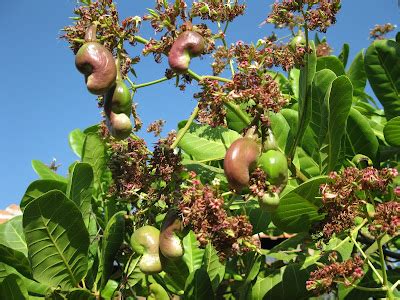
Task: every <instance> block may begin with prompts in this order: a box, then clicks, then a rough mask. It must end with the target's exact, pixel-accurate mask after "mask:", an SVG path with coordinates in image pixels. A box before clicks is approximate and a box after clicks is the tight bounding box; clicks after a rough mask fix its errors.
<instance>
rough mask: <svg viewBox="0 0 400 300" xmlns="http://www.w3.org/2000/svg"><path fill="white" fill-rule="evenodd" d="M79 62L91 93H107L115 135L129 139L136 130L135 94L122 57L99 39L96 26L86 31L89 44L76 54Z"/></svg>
mask: <svg viewBox="0 0 400 300" xmlns="http://www.w3.org/2000/svg"><path fill="white" fill-rule="evenodd" d="M75 65H76V68H77V69H78V70H79V72H81V73H82V74H83V75H85V81H86V86H87V88H88V90H89V92H91V93H92V94H94V95H98V96H100V95H103V96H104V112H105V115H106V124H107V127H108V129H109V131H110V133H111V135H112V136H113V137H115V138H117V139H125V138H127V137H128V136H129V135H130V133H131V131H132V123H131V120H130V115H131V110H132V98H131V94H130V92H129V89H128V87H127V86H126V84H125V83H124V81H123V80H122V78H121V73H120V66H119V60H118V59H117V60H115V59H114V57H113V55H112V53H111V52H110V51H109V50H108V49H107V48H106V47H104V46H103V45H102V44H100V43H99V42H97V39H96V25H91V26H90V27H89V28H88V29H87V30H86V35H85V43H84V44H83V45H82V47H81V48H80V49H79V51H78V53H77V54H76V57H75Z"/></svg>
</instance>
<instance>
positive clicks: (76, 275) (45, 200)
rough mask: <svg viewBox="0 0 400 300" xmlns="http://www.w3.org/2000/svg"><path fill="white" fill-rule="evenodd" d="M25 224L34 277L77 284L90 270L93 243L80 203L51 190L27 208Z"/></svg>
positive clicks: (51, 282) (66, 285) (63, 284)
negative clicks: (90, 246)
mask: <svg viewBox="0 0 400 300" xmlns="http://www.w3.org/2000/svg"><path fill="white" fill-rule="evenodd" d="M49 203H52V204H53V205H49ZM23 228H24V233H25V237H26V241H27V245H28V254H29V260H30V262H31V266H32V271H33V276H34V278H35V279H36V280H38V281H39V282H41V283H45V284H47V285H50V286H58V285H60V286H61V288H72V287H77V285H78V283H79V282H80V280H81V279H82V278H83V277H84V275H85V274H86V271H87V252H88V247H89V234H88V232H87V230H86V227H85V224H84V223H83V219H82V214H81V212H80V211H79V209H78V207H77V206H76V205H75V204H74V203H73V202H72V201H71V200H69V199H68V198H67V197H66V196H65V195H64V194H63V193H61V192H60V191H50V192H48V193H46V194H44V195H42V196H40V197H39V198H36V199H35V200H33V201H32V202H31V203H29V205H28V206H27V207H26V208H25V211H24V216H23Z"/></svg>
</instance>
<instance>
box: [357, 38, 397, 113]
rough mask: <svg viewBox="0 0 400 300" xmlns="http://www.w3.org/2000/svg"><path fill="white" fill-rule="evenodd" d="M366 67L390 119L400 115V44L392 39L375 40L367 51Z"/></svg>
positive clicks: (373, 86)
mask: <svg viewBox="0 0 400 300" xmlns="http://www.w3.org/2000/svg"><path fill="white" fill-rule="evenodd" d="M364 67H365V71H366V74H367V77H368V81H369V82H370V84H371V87H372V90H373V91H374V93H375V95H376V97H377V98H378V99H379V101H380V102H381V103H382V105H383V107H384V108H385V114H386V116H387V118H388V120H390V119H392V118H394V117H396V116H400V44H398V43H396V42H394V41H391V40H378V41H375V42H373V43H372V44H371V46H369V47H368V49H367V51H366V53H365V62H364Z"/></svg>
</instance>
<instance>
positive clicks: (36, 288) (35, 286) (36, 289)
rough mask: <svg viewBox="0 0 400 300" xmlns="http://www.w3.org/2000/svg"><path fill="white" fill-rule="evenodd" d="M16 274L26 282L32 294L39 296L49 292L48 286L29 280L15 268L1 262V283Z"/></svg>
mask: <svg viewBox="0 0 400 300" xmlns="http://www.w3.org/2000/svg"><path fill="white" fill-rule="evenodd" d="M10 274H16V275H18V276H19V277H20V278H22V280H23V281H24V284H25V286H26V288H27V289H28V291H29V292H30V293H34V294H37V295H45V294H46V291H47V290H48V288H49V287H48V286H46V285H43V284H41V283H39V282H36V281H34V280H31V279H29V278H26V277H24V276H23V275H22V274H20V273H19V272H18V271H17V270H16V269H15V268H13V267H11V266H9V265H7V264H5V263H2V262H0V282H2V281H3V280H4V278H6V277H7V276H8V275H10Z"/></svg>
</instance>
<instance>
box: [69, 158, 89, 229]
mask: <svg viewBox="0 0 400 300" xmlns="http://www.w3.org/2000/svg"><path fill="white" fill-rule="evenodd" d="M92 183H93V169H92V167H91V166H90V165H89V164H87V163H77V164H75V166H74V168H73V169H72V172H71V175H70V177H69V182H68V186H67V192H66V195H67V197H68V198H69V199H71V200H72V201H73V202H74V203H75V204H76V206H78V208H79V210H80V211H81V213H82V216H83V220H84V222H85V225H86V227H88V225H89V218H90V214H91V211H92V205H91V201H92Z"/></svg>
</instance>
